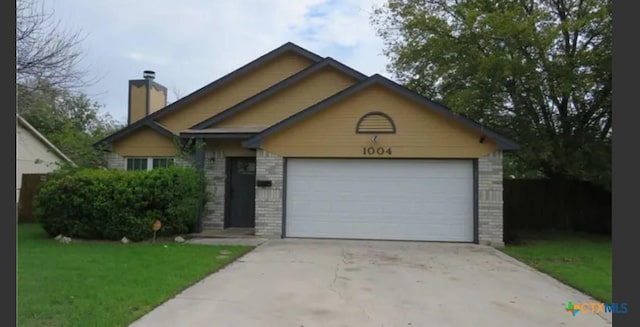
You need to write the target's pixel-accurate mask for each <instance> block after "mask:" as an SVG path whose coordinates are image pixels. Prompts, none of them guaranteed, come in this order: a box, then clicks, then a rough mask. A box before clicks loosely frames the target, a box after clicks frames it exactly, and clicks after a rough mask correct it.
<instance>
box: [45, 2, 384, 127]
mask: <svg viewBox="0 0 640 327" xmlns="http://www.w3.org/2000/svg"><path fill="white" fill-rule="evenodd" d="M381 1H382V0H182V1H176V0H154V1H131V0H92V1H87V0H45V7H46V9H47V10H49V11H52V12H53V14H54V16H55V17H56V19H58V20H60V21H61V26H62V27H63V28H65V29H68V30H70V31H79V32H81V33H82V34H83V36H84V39H83V41H82V43H81V50H82V52H83V55H84V59H83V61H82V63H81V66H80V67H82V68H85V69H86V70H87V71H88V72H89V76H88V77H89V78H91V79H95V80H96V82H95V83H93V84H92V85H90V86H88V87H87V88H86V89H84V90H83V91H84V92H85V93H87V94H88V95H89V96H90V97H91V98H92V99H93V100H95V101H97V102H98V103H100V104H101V105H103V106H104V108H102V110H103V112H107V113H109V114H111V116H112V117H113V118H115V119H117V120H119V121H121V122H125V121H126V117H127V96H128V93H127V83H128V80H130V79H141V78H142V72H143V71H144V70H153V71H155V72H156V79H155V80H156V82H158V83H160V84H162V85H164V86H166V87H167V88H168V90H169V91H168V93H169V94H168V101H169V102H173V101H175V99H176V97H177V96H180V97H184V96H186V95H188V94H189V93H191V92H193V91H196V90H197V89H199V88H201V87H203V86H205V85H207V84H209V83H211V82H213V81H214V80H216V79H218V78H220V77H222V76H224V75H225V74H227V73H229V72H231V71H233V70H235V69H237V68H239V67H241V66H243V65H244V64H247V63H249V62H250V61H252V60H254V59H256V58H258V57H259V56H261V55H263V54H265V53H267V52H269V51H271V50H273V49H275V48H277V47H279V46H281V45H283V44H284V43H286V42H293V43H295V44H297V45H299V46H301V47H303V48H305V49H308V50H310V51H312V52H314V53H316V54H318V55H320V56H322V57H327V56H328V57H332V58H334V59H336V60H338V61H340V62H342V63H344V64H346V65H348V66H350V67H352V68H354V69H356V70H358V71H360V72H362V73H364V74H366V75H372V74H375V73H378V74H381V75H383V76H386V77H389V78H390V77H391V76H390V74H388V73H387V70H386V65H387V63H388V59H387V58H386V57H385V56H384V55H383V54H382V50H383V41H382V39H381V38H380V37H379V36H377V35H376V33H375V30H374V28H373V26H372V24H371V23H370V13H371V12H372V10H373V8H374V6H379V5H380V4H381V3H382V2H381Z"/></svg>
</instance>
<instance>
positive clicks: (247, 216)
mask: <svg viewBox="0 0 640 327" xmlns="http://www.w3.org/2000/svg"><path fill="white" fill-rule="evenodd" d="M227 164H228V166H227V167H229V169H228V170H227V172H228V175H227V176H229V179H228V180H227V182H228V183H229V184H228V187H227V204H228V205H227V212H228V214H227V227H254V226H255V222H256V220H255V207H256V202H255V194H256V188H255V185H256V158H229V159H228V161H227Z"/></svg>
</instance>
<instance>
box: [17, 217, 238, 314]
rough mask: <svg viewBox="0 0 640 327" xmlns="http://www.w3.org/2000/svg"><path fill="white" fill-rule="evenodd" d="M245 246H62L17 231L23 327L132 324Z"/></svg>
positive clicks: (37, 231)
mask: <svg viewBox="0 0 640 327" xmlns="http://www.w3.org/2000/svg"><path fill="white" fill-rule="evenodd" d="M250 250H251V247H246V246H212V245H195V244H179V243H166V242H165V243H160V242H159V243H156V244H151V243H149V242H146V243H143V242H141V243H136V244H134V243H130V244H126V245H124V244H120V243H113V242H72V243H70V244H62V243H58V242H56V241H55V240H53V239H51V238H50V237H48V235H47V234H46V233H45V232H44V231H43V230H42V228H41V227H40V226H39V225H35V224H20V225H18V325H19V326H126V325H128V324H129V323H130V322H132V321H134V320H136V319H138V318H139V317H141V316H142V315H144V314H145V313H147V312H149V311H150V310H152V309H153V308H154V307H156V306H157V305H159V304H161V303H162V302H164V301H165V300H167V299H169V298H171V297H172V296H174V295H176V294H177V293H179V292H180V291H181V290H183V289H184V288H186V287H188V286H190V285H192V284H194V283H195V282H197V281H199V280H201V279H202V278H204V277H205V276H207V275H208V274H210V273H212V272H214V271H216V270H218V269H220V268H221V267H223V266H225V265H226V264H228V263H230V262H232V261H233V260H235V259H237V258H238V257H239V256H241V255H243V254H245V253H247V252H248V251H250Z"/></svg>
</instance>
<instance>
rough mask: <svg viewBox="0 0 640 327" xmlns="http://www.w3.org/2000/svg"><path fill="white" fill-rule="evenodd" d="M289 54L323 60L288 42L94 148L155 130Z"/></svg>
mask: <svg viewBox="0 0 640 327" xmlns="http://www.w3.org/2000/svg"><path fill="white" fill-rule="evenodd" d="M287 52H294V53H296V54H299V55H301V56H303V57H305V58H308V59H310V60H311V61H313V62H316V63H317V62H319V61H321V60H322V57H320V56H319V55H317V54H315V53H313V52H311V51H309V50H306V49H303V48H301V47H299V46H298V45H296V44H293V43H291V42H287V43H285V44H284V45H282V46H280V47H278V48H276V49H275V50H272V51H270V52H268V53H266V54H264V55H262V56H260V57H259V58H257V59H255V60H254V61H252V62H250V63H248V64H246V65H244V66H242V67H240V68H238V69H236V70H234V71H232V72H231V73H229V74H227V75H225V76H223V77H221V78H219V79H217V80H215V81H213V82H212V83H210V84H208V85H206V86H204V87H202V88H200V89H198V90H196V91H195V92H193V93H191V94H189V95H187V96H186V97H184V98H182V99H180V100H178V101H176V102H174V103H172V104H170V105H168V106H166V107H164V108H162V109H160V110H158V111H156V112H153V113H151V114H149V115H148V116H146V117H144V118H142V119H140V120H138V121H136V122H135V123H133V124H130V125H127V126H126V127H124V128H122V129H121V130H119V131H117V132H115V133H113V134H111V135H109V136H107V137H105V138H104V139H102V140H100V141H98V142H96V143H95V144H94V146H98V145H101V144H110V143H113V142H114V141H116V140H118V139H120V138H122V137H124V136H126V135H128V134H131V133H132V132H134V131H136V130H137V129H139V128H141V127H143V126H147V127H150V128H153V129H154V130H155V127H154V126H153V124H152V122H153V121H154V120H155V119H158V118H160V117H163V116H166V115H167V114H170V113H172V112H175V111H176V110H178V109H180V108H183V107H185V106H187V105H188V104H190V103H193V102H194V101H195V100H198V99H200V98H201V97H202V96H204V95H206V94H208V93H209V92H211V91H213V90H215V89H218V88H220V87H222V86H224V85H226V84H228V83H230V82H232V81H234V80H236V79H237V78H239V77H240V76H242V75H244V74H246V73H248V72H250V71H252V70H254V69H256V68H258V67H260V66H262V65H263V64H264V63H266V62H268V61H270V60H271V59H274V58H276V57H278V56H280V55H282V54H284V53H287Z"/></svg>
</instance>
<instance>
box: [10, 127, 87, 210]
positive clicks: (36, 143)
mask: <svg viewBox="0 0 640 327" xmlns="http://www.w3.org/2000/svg"><path fill="white" fill-rule="evenodd" d="M62 163H69V164H72V165H75V164H74V163H73V161H71V159H69V157H67V156H66V155H65V154H64V153H62V151H60V149H58V148H57V147H56V146H55V145H53V143H51V142H50V141H49V140H47V138H46V137H44V135H42V134H41V133H40V132H38V130H36V129H35V127H33V126H32V125H31V124H29V122H27V120H25V119H24V118H23V117H22V116H20V115H19V114H16V203H19V202H20V190H21V189H22V176H23V175H24V174H48V173H50V172H52V171H54V170H55V169H57V168H58V167H59V165H60V164H62Z"/></svg>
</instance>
